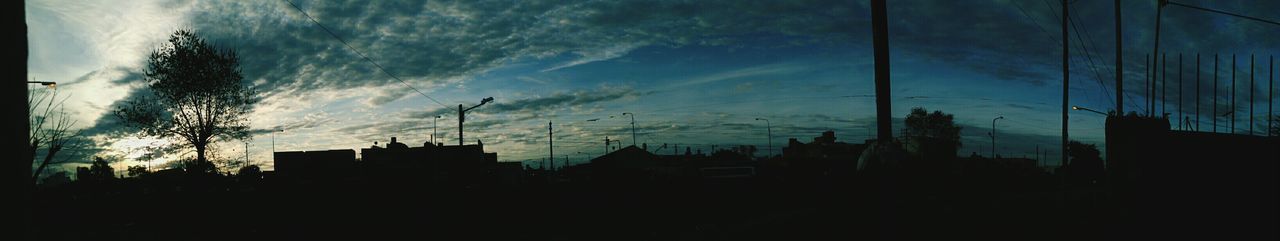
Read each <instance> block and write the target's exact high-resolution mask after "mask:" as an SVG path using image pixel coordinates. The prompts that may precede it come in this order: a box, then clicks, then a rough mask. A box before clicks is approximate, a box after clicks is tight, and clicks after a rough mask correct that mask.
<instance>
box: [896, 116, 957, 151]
mask: <svg viewBox="0 0 1280 241" xmlns="http://www.w3.org/2000/svg"><path fill="white" fill-rule="evenodd" d="M954 119H955V117H954V116H952V115H951V114H946V113H942V111H933V113H929V111H928V110H925V109H924V108H921V107H915V108H911V114H908V115H907V118H906V119H905V120H904V121H903V122H906V130H905V131H904V132H905V133H904V134H905V136H904V137H906V138H935V139H938V140H944V141H947V142H950V143H952V144H954V145H955V146H956V147H960V126H957V125H956V123H955V121H954Z"/></svg>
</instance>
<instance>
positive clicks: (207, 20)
mask: <svg viewBox="0 0 1280 241" xmlns="http://www.w3.org/2000/svg"><path fill="white" fill-rule="evenodd" d="M1153 2H1154V1H1126V2H1125V5H1124V8H1125V15H1124V19H1123V23H1124V24H1125V28H1126V30H1125V34H1124V36H1123V37H1124V47H1125V52H1124V55H1125V68H1124V70H1125V75H1126V86H1127V87H1129V88H1127V89H1126V92H1127V93H1128V98H1129V99H1128V100H1131V102H1129V103H1132V105H1128V104H1126V110H1127V111H1139V112H1143V111H1145V109H1144V108H1142V107H1140V106H1142V98H1144V97H1145V93H1143V91H1142V88H1141V86H1142V85H1143V72H1142V71H1143V67H1145V65H1144V64H1143V61H1142V59H1143V57H1144V55H1145V54H1147V53H1149V52H1151V47H1152V42H1151V41H1152V39H1153V36H1152V33H1153V31H1152V29H1153V28H1152V27H1153V26H1154V24H1153V22H1152V20H1153V18H1154V17H1153V15H1154V9H1155V7H1154V6H1153V5H1152V4H1153ZM1185 2H1186V3H1188V4H1194V5H1199V6H1205V7H1211V8H1215V9H1221V10H1226V11H1232V12H1237V13H1241V14H1246V15H1251V16H1256V17H1261V18H1267V19H1280V14H1277V12H1275V11H1266V10H1267V9H1280V3H1277V2H1272V1H1185ZM295 3H296V4H297V5H298V7H299V8H301V9H302V10H304V11H306V12H307V13H308V14H310V15H311V16H313V17H315V18H316V20H317V21H319V22H320V23H321V24H324V25H325V26H326V27H328V28H330V29H331V30H333V31H334V33H335V34H337V35H339V36H341V37H342V38H343V39H345V40H346V41H348V42H349V43H350V44H351V46H353V47H354V48H356V49H358V50H359V51H361V52H363V53H365V54H366V55H367V56H369V57H370V58H371V59H373V60H374V61H377V62H378V63H379V64H381V65H383V66H384V67H386V69H387V71H389V72H390V73H391V74H394V75H396V76H397V77H400V78H402V79H404V80H405V81H406V83H407V84H408V85H412V86H413V87H415V88H417V89H419V90H421V91H423V92H424V93H425V94H426V95H429V96H431V97H433V98H435V99H437V100H439V101H440V102H441V103H443V104H444V105H447V106H448V107H446V106H442V105H441V104H437V103H435V102H433V101H431V100H428V99H427V98H426V97H423V96H422V95H419V94H418V93H415V92H413V91H412V90H410V89H408V88H406V85H405V84H402V83H400V82H399V81H397V80H395V79H392V78H390V77H388V76H387V75H385V74H384V73H382V72H380V71H378V69H376V68H375V67H374V66H373V65H372V64H370V63H368V62H366V61H364V60H363V59H361V58H360V57H359V56H357V55H356V54H355V53H354V52H352V51H351V50H350V49H348V48H346V47H345V46H343V45H342V44H341V43H339V42H338V41H336V40H335V39H333V38H332V37H331V36H329V35H328V34H326V33H325V32H323V30H321V29H320V28H318V27H317V26H316V25H315V24H313V23H311V22H310V21H309V20H307V19H306V17H305V16H303V15H302V14H300V13H299V12H298V11H297V10H296V9H293V8H292V7H291V6H290V5H289V3H287V2H286V1H218V2H208V1H127V2H111V3H107V2H83V1H61V0H41V1H29V2H28V3H27V19H28V20H27V24H28V26H29V29H28V31H29V34H28V36H29V40H30V43H31V44H30V52H31V54H30V58H29V60H28V64H29V77H30V78H31V79H34V80H41V81H57V82H58V83H59V88H58V91H59V93H60V94H62V95H69V96H71V97H69V98H70V99H69V100H68V102H67V103H68V108H69V109H70V111H71V112H72V113H73V114H72V115H71V116H73V118H76V119H77V120H79V121H80V122H78V123H80V126H79V127H80V128H84V129H86V130H87V132H86V133H87V134H86V136H87V137H89V138H90V139H91V143H92V144H93V146H95V148H90V150H89V151H87V152H86V153H85V154H82V155H83V156H88V155H94V154H96V155H102V156H110V157H113V158H112V159H113V160H118V161H117V162H116V163H114V164H113V165H116V166H117V169H118V170H123V169H124V168H123V167H125V166H129V165H139V164H143V163H148V161H149V162H150V165H153V166H157V165H164V163H167V162H169V161H172V160H175V159H177V158H180V157H183V156H186V155H192V154H190V153H189V152H190V151H189V150H186V149H190V148H180V147H179V148H155V147H157V146H163V145H165V144H166V143H173V142H171V141H167V140H157V139H153V138H146V137H139V136H136V135H134V134H131V133H130V131H129V130H128V129H124V128H122V127H121V126H120V125H119V124H118V123H117V122H115V120H114V119H113V118H112V117H111V116H110V115H109V114H110V113H109V110H110V109H111V108H114V106H116V105H118V103H120V101H122V100H127V99H129V98H131V96H133V95H134V93H136V92H137V91H142V90H143V89H142V88H141V87H143V84H142V81H141V78H140V77H139V73H140V72H141V69H142V68H143V67H144V66H143V63H144V61H145V59H144V57H145V55H146V54H147V53H148V52H149V51H151V50H152V49H155V48H157V47H158V46H160V44H161V43H162V41H163V40H164V39H165V38H167V37H168V35H169V34H170V33H172V32H173V31H174V30H176V29H182V28H186V29H194V30H196V31H197V32H198V33H200V34H201V35H203V36H205V37H206V38H208V39H209V40H211V41H212V42H214V43H215V44H217V45H218V46H222V47H229V48H235V49H237V50H238V51H240V53H241V55H240V56H241V63H242V67H243V71H244V76H245V83H246V84H248V85H253V86H255V87H256V88H258V90H259V92H261V93H262V94H263V97H264V99H263V100H264V101H263V102H262V103H261V104H260V105H259V106H257V107H256V109H255V111H254V112H253V114H252V115H251V120H252V124H251V125H252V127H254V128H255V129H259V130H269V129H276V128H282V129H286V131H285V132H283V133H278V134H277V135H276V137H275V147H274V148H275V149H276V150H289V151H292V150H320V149H357V150H358V149H359V148H366V147H368V146H370V145H372V144H373V142H375V141H377V142H379V143H385V142H387V141H389V139H390V137H392V136H396V137H398V138H399V139H400V140H402V141H403V142H408V143H410V145H411V146H419V145H421V144H422V143H423V142H425V141H427V140H428V139H429V138H430V136H431V131H432V122H433V118H432V117H434V116H436V115H441V116H443V118H441V119H439V123H438V129H439V132H438V134H439V136H437V139H438V140H440V141H443V142H445V143H450V144H453V143H456V142H457V139H456V128H457V119H456V118H457V116H456V111H453V110H451V109H450V108H454V107H456V106H457V105H458V104H464V105H467V106H470V105H473V104H475V103H478V102H479V100H480V99H481V98H484V97H489V96H492V97H494V98H495V101H494V103H492V104H490V105H487V106H485V107H481V108H478V109H476V110H475V111H473V112H472V113H469V114H468V120H467V125H466V129H467V130H466V137H467V142H468V143H469V144H470V143H474V142H475V141H476V140H477V139H478V140H480V141H483V142H484V144H485V145H486V149H487V150H488V151H494V152H498V156H499V159H500V160H501V161H522V160H529V159H538V158H542V157H545V156H546V155H547V150H546V149H547V144H546V138H547V137H546V132H547V130H546V127H547V122H548V121H551V122H553V123H554V128H555V131H556V142H555V146H556V147H555V148H556V151H555V152H556V153H557V158H563V156H562V154H568V155H570V159H571V160H573V161H575V162H581V161H583V159H584V157H587V156H592V155H599V154H600V152H601V151H603V147H602V144H603V139H604V137H606V136H608V137H609V138H610V139H620V140H622V141H623V143H624V144H630V143H631V142H632V138H631V133H630V123H629V121H630V116H622V115H621V113H623V112H631V113H635V119H636V129H637V130H636V132H637V135H638V137H637V138H636V139H638V142H641V143H647V144H648V145H649V146H650V147H651V149H652V148H656V146H660V145H661V144H662V143H668V144H675V143H680V144H681V146H692V147H694V148H695V149H702V150H703V151H709V150H710V149H711V145H717V146H718V147H727V146H730V145H742V144H750V145H757V146H759V147H761V148H762V150H763V148H765V146H766V145H767V144H766V141H767V138H765V128H766V127H765V123H764V122H763V121H756V120H754V119H755V118H767V119H769V120H770V123H771V124H772V128H773V133H774V138H773V145H774V147H775V153H778V152H779V151H780V149H781V147H782V146H783V145H785V143H786V141H787V139H788V138H797V139H799V140H802V141H809V140H811V138H812V137H814V136H817V135H819V134H820V133H821V132H822V131H825V130H834V131H836V136H837V137H838V138H839V140H842V141H847V142H858V143H860V142H862V140H864V139H866V138H867V137H868V136H871V134H873V133H869V132H868V131H869V130H871V129H874V128H870V126H872V125H874V116H873V113H874V109H873V108H874V102H873V98H870V97H867V95H870V94H873V93H872V89H873V84H872V81H871V79H872V76H873V72H872V69H873V66H872V59H871V54H870V53H871V47H870V37H871V36H870V33H871V31H870V28H869V26H870V17H869V12H868V10H867V2H866V1H817V0H815V1H785V2H783V1H761V2H748V1H692V2H690V1H536V0H535V1H461V2H452V1H376V2H364V1H351V2H331V1H295ZM1058 7H1059V5H1057V3H1056V2H1054V3H1052V4H1050V1H1035V0H1027V1H1005V0H992V1H985V0H981V1H924V0H919V1H892V2H891V3H890V6H889V18H890V25H889V29H890V30H889V31H890V48H891V56H892V63H891V67H892V70H891V73H892V78H893V79H892V80H893V84H892V85H893V97H894V102H893V113H894V117H895V118H902V117H904V116H906V114H907V113H908V111H909V110H910V108H911V107H916V106H920V107H924V108H926V109H929V110H931V111H932V110H941V111H944V112H947V113H951V114H955V116H956V120H957V122H958V123H959V124H961V125H962V126H963V127H964V129H963V130H962V132H961V133H962V135H963V144H964V147H963V148H962V149H961V154H962V155H967V154H968V153H969V152H974V151H978V152H979V153H986V151H984V150H987V149H985V148H989V147H990V139H989V138H988V137H987V135H986V133H987V132H988V131H989V130H990V124H991V122H990V121H991V119H992V118H994V117H996V116H1004V117H1005V118H1006V119H1004V120H1001V121H1000V122H999V123H997V124H998V131H999V133H998V136H999V140H1000V144H999V147H1000V148H999V149H1000V150H999V151H1000V152H1001V153H1004V154H1005V155H1013V156H1020V155H1028V156H1030V155H1033V154H1032V153H1033V150H1035V147H1036V145H1040V148H1042V149H1048V150H1049V151H1050V152H1051V154H1050V158H1049V160H1048V162H1049V163H1050V164H1054V163H1057V162H1058V160H1057V156H1058V154H1057V153H1059V152H1058V150H1057V149H1058V148H1057V146H1058V145H1059V144H1060V143H1059V138H1060V137H1059V135H1060V129H1059V128H1060V126H1061V116H1060V109H1059V108H1060V105H1061V94H1062V92H1061V89H1062V79H1061V43H1060V42H1057V41H1059V39H1060V37H1061V36H1060V33H1061V29H1060V28H1059V25H1058V24H1059V23H1060V22H1059V18H1058V17H1057V14H1059V13H1060V11H1059V10H1058V9H1057V8H1058ZM1072 11H1073V15H1076V17H1078V19H1076V20H1074V21H1077V24H1079V26H1078V27H1080V28H1081V30H1082V31H1079V32H1077V31H1075V30H1074V29H1073V30H1072V35H1073V36H1072V39H1071V44H1072V49H1071V50H1072V52H1073V53H1072V55H1071V59H1072V63H1071V64H1072V69H1071V71H1072V80H1071V81H1072V82H1071V84H1072V85H1071V86H1072V93H1071V96H1070V98H1071V101H1072V104H1073V105H1079V106H1084V107H1088V108H1093V109H1097V110H1102V111H1106V110H1110V109H1113V106H1114V104H1113V101H1114V95H1112V94H1110V93H1112V92H1110V91H1112V90H1110V88H1112V87H1113V86H1112V85H1113V83H1112V81H1113V80H1114V74H1113V73H1114V70H1113V66H1114V56H1115V52H1114V51H1115V47H1116V46H1115V42H1114V36H1115V35H1114V29H1113V26H1114V22H1113V18H1112V13H1113V12H1112V11H1113V10H1112V2H1111V1H1101V0H1093V1H1090V0H1081V1H1076V3H1075V4H1074V5H1073V7H1072ZM1276 30H1280V27H1276V26H1273V25H1266V24H1261V23H1256V22H1250V21H1246V20H1240V19H1237V18H1230V17H1225V16H1221V15H1213V14H1208V13H1204V12H1199V11H1194V10H1189V9H1186V8H1176V7H1169V8H1166V11H1165V13H1164V19H1163V27H1162V31H1163V32H1162V33H1161V35H1162V36H1161V38H1162V39H1161V48H1162V51H1169V53H1170V54H1171V62H1173V61H1176V55H1177V54H1178V53H1187V54H1189V55H1188V56H1184V58H1186V59H1185V60H1184V61H1187V64H1188V65H1190V64H1192V63H1193V61H1194V60H1193V59H1194V56H1193V55H1194V53H1203V54H1204V55H1205V56H1202V58H1206V59H1204V60H1202V61H1204V64H1205V66H1206V67H1205V68H1206V69H1205V70H1204V72H1205V73H1204V74H1205V75H1206V76H1205V78H1206V79H1207V78H1209V77H1208V76H1207V75H1208V74H1209V73H1208V72H1209V71H1210V70H1209V69H1208V64H1209V63H1211V62H1212V60H1211V58H1212V57H1211V54H1213V53H1221V54H1223V56H1222V58H1223V59H1222V60H1223V61H1224V62H1223V65H1222V66H1223V67H1222V68H1223V69H1224V70H1226V69H1227V68H1228V67H1226V66H1227V65H1229V63H1230V61H1229V58H1230V57H1229V56H1230V54H1232V53H1235V54H1238V56H1237V61H1238V62H1239V63H1242V64H1241V65H1239V66H1237V68H1240V69H1241V70H1239V71H1241V72H1240V73H1246V74H1245V75H1243V76H1244V77H1238V78H1241V80H1244V81H1247V79H1245V78H1247V71H1246V70H1247V69H1248V66H1247V64H1248V55H1249V54H1250V53H1255V54H1257V55H1259V67H1258V68H1259V70H1260V72H1259V75H1258V76H1256V77H1258V78H1259V80H1258V85H1257V86H1258V87H1259V88H1258V90H1257V92H1258V93H1263V95H1262V96H1265V93H1266V91H1265V86H1266V85H1265V78H1266V75H1265V74H1264V73H1265V71H1266V69H1265V59H1266V56H1268V55H1269V54H1271V53H1276V52H1277V51H1276V50H1277V47H1278V46H1280V38H1277V36H1276V33H1277V32H1278V31H1276ZM1077 36H1078V37H1077ZM1081 40H1083V41H1081ZM1081 42H1084V43H1086V44H1084V45H1080V43H1081ZM1082 50H1088V52H1090V53H1092V55H1086V54H1083V53H1081V52H1084V51H1082ZM1090 62H1092V63H1093V65H1094V67H1093V68H1091V67H1090V64H1089V63H1090ZM1095 68H1096V69H1095ZM1187 69H1188V73H1187V75H1188V78H1190V77H1189V76H1190V73H1191V72H1190V70H1192V68H1191V67H1187ZM1095 71H1097V72H1095ZM1170 77H1175V78H1176V75H1170ZM1223 78H1224V79H1223V81H1226V78H1229V76H1227V73H1223ZM1099 79H1101V82H1100V81H1099ZM1172 80H1173V79H1172V78H1171V79H1170V81H1172ZM1188 81H1190V79H1188ZM1171 83H1173V82H1171ZM1246 83H1247V82H1246ZM1104 84H1105V85H1106V87H1105V88H1106V90H1104V87H1102V85H1104ZM1185 86H1186V87H1185V89H1186V90H1187V91H1192V90H1193V85H1192V84H1187V85H1185ZM1239 86H1240V87H1238V88H1239V89H1240V90H1242V91H1240V93H1242V96H1244V93H1247V92H1246V91H1247V85H1245V84H1239ZM1202 87H1204V88H1205V89H1206V90H1207V89H1208V88H1209V87H1211V86H1209V83H1207V82H1205V83H1202ZM1223 88H1225V87H1223ZM1224 93H1225V91H1224ZM1193 94H1194V93H1191V92H1189V93H1188V94H1187V95H1188V97H1187V98H1188V99H1190V98H1191V95H1193ZM1201 94H1202V95H1203V96H1209V95H1210V93H1208V92H1207V91H1206V92H1204V93H1201ZM1170 96H1171V97H1173V98H1176V94H1175V95H1170ZM1244 97H1245V98H1247V96H1244ZM1204 99H1205V100H1204V101H1205V103H1209V101H1210V100H1208V98H1204ZM1170 101H1171V102H1172V100H1170ZM1255 104H1257V105H1258V106H1260V108H1259V110H1261V111H1265V106H1266V100H1265V99H1259V100H1257V101H1255ZM1238 105H1239V106H1240V108H1241V111H1242V112H1243V111H1247V103H1245V102H1243V101H1242V102H1241V103H1240V104H1238ZM1205 106H1206V107H1205V108H1206V110H1207V108H1208V107H1207V105H1205ZM1171 108H1175V107H1171ZM1259 113H1261V112H1259ZM1072 114H1073V115H1072V119H1071V123H1070V124H1071V129H1070V132H1071V137H1072V139H1078V140H1083V141H1085V142H1088V143H1096V144H1099V145H1101V144H1102V139H1103V138H1102V132H1103V130H1102V127H1103V118H1102V116H1101V115H1097V114H1092V113H1087V112H1073V113H1072ZM1258 115H1261V114H1258ZM611 116H613V117H612V118H610V117H611ZM1174 116H1177V114H1176V113H1175V114H1174ZM1206 116H1207V114H1206ZM596 118H600V120H598V121H587V120H589V119H596ZM624 118H626V119H624ZM1243 118H1244V117H1243V115H1242V116H1241V122H1240V123H1241V124H1237V128H1240V129H1244V128H1247V127H1245V125H1244V124H1243V123H1244V119H1243ZM1204 122H1205V123H1207V122H1208V119H1207V118H1206V119H1204ZM1257 122H1258V123H1265V122H1262V121H1257ZM894 125H895V128H898V127H901V122H900V121H898V122H895V123H894ZM1206 128H1207V127H1206ZM259 133H267V132H259ZM271 143H272V137H271V135H270V134H259V135H257V136H255V138H254V139H253V140H252V141H251V142H250V143H249V144H248V145H249V150H248V152H249V158H250V160H252V161H253V162H255V163H256V164H260V165H264V166H266V167H267V168H268V169H270V168H271V167H270V166H271V164H270V161H269V160H270V152H271V148H272V146H271V145H272V144H271ZM979 148H983V149H979ZM215 151H216V152H217V153H219V154H218V155H215V156H214V158H215V159H218V158H221V159H224V160H225V159H242V158H243V156H244V153H245V144H244V143H222V144H219V145H218V146H217V147H215ZM578 152H583V153H584V154H578ZM663 152H665V150H664V151H663ZM86 160H88V158H87V157H82V158H72V159H70V162H69V163H67V164H65V165H64V166H74V165H83V163H84V162H85V161H86Z"/></svg>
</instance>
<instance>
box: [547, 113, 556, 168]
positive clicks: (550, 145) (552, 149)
mask: <svg viewBox="0 0 1280 241" xmlns="http://www.w3.org/2000/svg"><path fill="white" fill-rule="evenodd" d="M554 135H555V134H554V133H553V132H551V121H547V160H551V163H549V164H547V166H548V167H552V168H555V163H556V161H555V160H556V146H555V145H554V144H555V141H556V139H555V136H554Z"/></svg>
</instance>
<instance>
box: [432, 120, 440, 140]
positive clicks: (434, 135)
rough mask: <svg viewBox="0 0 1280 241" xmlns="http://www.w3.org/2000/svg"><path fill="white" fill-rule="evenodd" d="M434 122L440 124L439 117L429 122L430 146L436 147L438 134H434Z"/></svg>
mask: <svg viewBox="0 0 1280 241" xmlns="http://www.w3.org/2000/svg"><path fill="white" fill-rule="evenodd" d="M436 122H440V116H436V118H433V119H432V120H431V145H433V146H434V145H436V135H437V134H439V133H437V132H436Z"/></svg>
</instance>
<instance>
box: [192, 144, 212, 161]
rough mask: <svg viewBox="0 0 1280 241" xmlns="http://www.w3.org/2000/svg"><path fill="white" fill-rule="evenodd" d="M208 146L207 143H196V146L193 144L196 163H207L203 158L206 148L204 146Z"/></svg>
mask: <svg viewBox="0 0 1280 241" xmlns="http://www.w3.org/2000/svg"><path fill="white" fill-rule="evenodd" d="M208 145H209V143H196V144H195V146H196V163H200V164H204V163H205V162H207V161H208V160H206V159H205V157H204V151H205V147H206V146H208Z"/></svg>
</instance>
